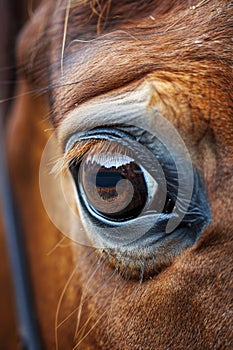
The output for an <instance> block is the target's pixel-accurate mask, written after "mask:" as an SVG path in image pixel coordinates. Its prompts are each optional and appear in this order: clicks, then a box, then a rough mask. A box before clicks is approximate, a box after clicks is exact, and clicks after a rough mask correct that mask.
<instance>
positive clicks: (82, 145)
mask: <svg viewBox="0 0 233 350" xmlns="http://www.w3.org/2000/svg"><path fill="white" fill-rule="evenodd" d="M101 142H102V141H101V140H98V139H89V140H84V141H79V142H76V143H75V144H74V146H73V147H72V148H71V149H70V150H69V151H68V152H66V153H65V154H64V155H63V156H62V157H61V158H59V159H58V160H57V161H56V163H55V165H54V166H53V168H52V169H51V174H55V175H56V176H58V175H60V174H61V173H65V172H66V171H67V170H68V169H69V167H70V165H72V164H75V163H78V162H79V161H80V160H81V159H82V157H83V156H84V154H86V153H87V152H88V151H89V150H90V149H91V148H92V147H93V146H94V145H96V144H98V143H101Z"/></svg>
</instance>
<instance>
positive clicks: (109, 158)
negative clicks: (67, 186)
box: [79, 152, 148, 221]
mask: <svg viewBox="0 0 233 350" xmlns="http://www.w3.org/2000/svg"><path fill="white" fill-rule="evenodd" d="M79 185H80V187H81V189H82V191H81V195H84V196H85V197H86V198H85V200H86V201H87V202H88V205H89V206H90V207H91V209H92V210H93V211H95V212H96V213H97V214H98V215H100V216H102V217H104V218H106V219H110V220H113V221H114V220H115V221H124V220H128V219H132V218H135V217H137V216H138V215H139V214H140V213H141V211H142V210H143V208H144V207H145V204H146V202H147V198H148V190H147V185H146V181H145V178H144V175H143V170H142V169H141V167H140V166H139V165H138V164H137V163H136V162H134V160H133V159H132V158H131V157H129V156H126V155H123V154H120V153H116V152H113V153H110V152H104V153H93V152H91V153H90V154H88V155H86V156H84V158H83V159H82V162H81V165H80V169H79Z"/></svg>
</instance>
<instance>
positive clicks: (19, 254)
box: [0, 116, 42, 350]
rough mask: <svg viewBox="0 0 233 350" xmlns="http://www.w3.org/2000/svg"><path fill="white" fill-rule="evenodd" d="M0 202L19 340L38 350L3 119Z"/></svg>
mask: <svg viewBox="0 0 233 350" xmlns="http://www.w3.org/2000/svg"><path fill="white" fill-rule="evenodd" d="M0 200H1V208H2V216H3V223H4V228H5V230H4V231H5V233H6V234H5V236H6V244H7V248H8V255H9V260H10V266H11V273H12V280H13V287H14V297H15V304H16V310H17V317H18V327H19V336H20V340H21V342H22V348H23V349H24V350H40V349H42V346H41V339H40V336H39V329H38V326H37V322H36V314H35V308H34V306H33V302H32V295H31V288H30V279H29V274H28V269H27V266H28V265H27V262H26V255H25V251H24V244H23V235H22V234H21V230H20V225H19V221H18V219H17V215H16V214H17V213H16V210H15V206H14V200H13V194H12V190H11V185H10V181H9V172H8V167H7V162H6V155H5V142H4V127H3V118H2V116H0Z"/></svg>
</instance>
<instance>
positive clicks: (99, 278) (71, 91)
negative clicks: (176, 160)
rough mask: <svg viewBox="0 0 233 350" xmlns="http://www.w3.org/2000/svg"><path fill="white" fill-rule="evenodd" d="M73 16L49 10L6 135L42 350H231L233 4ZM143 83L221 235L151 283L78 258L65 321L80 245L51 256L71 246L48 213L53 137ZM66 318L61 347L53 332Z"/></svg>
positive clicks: (79, 7) (121, 4) (23, 46)
mask: <svg viewBox="0 0 233 350" xmlns="http://www.w3.org/2000/svg"><path fill="white" fill-rule="evenodd" d="M67 3H68V2H66V4H64V2H62V1H53V0H50V1H48V0H45V1H42V4H41V6H40V7H39V9H38V10H37V13H36V15H35V16H34V17H33V18H32V19H31V20H30V22H29V23H28V24H27V26H26V27H25V29H24V30H23V32H22V33H21V35H20V39H19V42H18V49H17V57H18V65H19V83H18V96H19V97H18V98H17V99H16V102H15V104H14V108H13V111H12V113H11V116H10V118H9V125H8V155H9V161H10V169H11V179H12V183H13V187H14V191H15V195H16V197H17V204H18V208H19V212H20V216H21V219H22V225H23V228H24V232H25V237H26V240H27V251H28V256H29V261H30V270H31V276H32V281H33V287H34V288H33V290H34V294H35V300H36V307H37V312H38V318H39V323H40V327H41V332H42V336H43V340H44V342H45V348H46V349H54V348H55V343H56V344H58V345H59V347H57V348H59V349H65V350H68V349H72V347H74V348H75V349H76V348H77V349H113V350H117V349H126V350H127V349H148V350H149V349H155V350H167V349H178V350H179V349H180V350H188V349H190V350H199V349H208V350H212V349H227V350H228V349H229V350H230V349H232V346H233V334H232V321H233V318H232V306H233V305H232V299H233V294H232V293H233V291H232V287H233V286H232V251H233V249H232V248H233V247H232V237H233V235H232V234H233V232H232V225H233V221H232V217H233V215H232V214H233V213H232V199H233V194H232V193H233V177H232V166H233V137H232V131H233V95H232V91H233V86H232V81H233V74H232V65H233V60H232V57H233V56H232V51H233V50H232V37H233V6H232V3H231V2H230V1H226V0H221V1H215V0H214V1H208V0H206V1H200V2H198V1H157V0H156V1H155V0H154V1H149V2H145V1H128V0H127V1H117V0H116V1H115V0H112V1H101V0H99V1H96V0H92V1H71V2H70V8H69V11H67ZM66 14H68V17H67V20H68V21H67V27H66V26H64V24H65V16H66ZM64 31H65V32H66V35H65V37H64V35H63V34H64ZM63 49H64V50H63ZM61 58H63V60H62V62H61ZM62 72H63V74H62ZM144 81H147V82H149V83H150V84H151V89H152V90H151V91H152V92H151V99H150V101H149V105H148V108H150V107H153V106H156V107H157V108H158V110H159V112H160V114H162V115H164V116H165V117H166V118H167V119H168V120H169V121H171V122H172V123H173V125H174V126H175V127H176V128H177V129H178V131H179V133H180V135H181V136H182V138H183V139H184V141H185V143H186V145H187V147H188V149H189V151H190V154H191V156H192V160H193V163H194V164H195V166H196V167H197V169H198V170H199V171H200V173H201V176H202V178H203V180H204V183H205V187H206V191H207V194H208V198H209V201H210V204H211V210H212V217H213V222H212V224H211V225H210V226H209V227H208V228H207V229H206V231H205V232H204V234H203V235H202V237H201V239H200V240H199V241H198V243H197V244H196V245H195V246H194V247H192V248H190V249H187V250H186V251H184V252H183V253H182V254H181V255H180V256H178V257H176V258H175V259H174V260H173V262H172V264H171V266H169V267H168V268H167V269H165V270H164V271H163V272H162V273H160V274H158V275H157V276H155V277H154V278H153V279H150V280H148V281H145V282H143V283H142V284H139V283H138V282H136V281H132V280H129V281H127V280H124V279H123V278H122V277H121V276H120V275H118V274H117V273H114V270H112V269H111V268H110V267H109V265H108V264H105V263H104V261H103V260H102V261H100V262H98V257H96V254H95V252H91V248H87V247H84V246H81V245H74V247H75V256H76V255H77V256H78V268H77V271H76V270H75V273H74V275H73V278H72V279H71V281H70V283H69V284H68V286H67V288H66V290H65V293H64V297H63V299H62V300H60V311H59V313H57V315H56V308H57V304H58V302H59V296H60V295H61V293H62V290H63V288H64V286H65V284H66V281H67V279H68V278H69V276H70V274H71V273H72V271H73V270H74V269H75V268H76V262H75V258H74V256H73V250H72V248H71V247H70V246H68V247H65V248H64V247H63V245H61V246H60V245H59V244H58V247H57V248H56V249H55V251H54V252H52V253H51V254H50V255H49V256H47V255H46V254H47V253H48V252H49V251H50V250H51V249H52V248H53V247H54V246H55V245H56V244H57V243H58V242H59V241H60V239H61V237H62V236H61V234H60V233H59V232H57V230H56V229H55V228H54V226H53V225H52V224H51V222H50V221H49V219H48V217H47V214H46V212H45V211H44V209H43V206H42V203H41V200H40V194H39V187H38V168H39V162H40V157H41V153H42V151H43V147H44V145H45V143H46V140H47V138H48V135H47V134H49V133H47V134H46V133H45V132H44V130H45V129H47V128H50V127H51V124H50V123H52V125H53V127H54V128H57V127H58V126H59V125H60V124H61V123H63V122H64V121H65V120H66V117H67V114H68V112H70V111H71V110H73V109H75V108H78V106H79V105H81V104H83V106H85V102H87V101H89V100H91V99H94V98H99V97H100V96H107V97H109V98H111V97H112V96H114V95H117V94H119V93H121V92H122V91H123V90H125V91H131V90H133V89H134V88H135V86H139V85H140V84H141V83H142V82H144ZM30 92H33V93H30ZM48 116H49V120H47V119H48ZM97 262H98V263H97ZM80 300H81V303H80ZM80 305H81V306H80ZM75 309H76V310H77V313H75V312H74V313H72V312H73V311H74V310H75ZM70 314H71V317H69V318H67V321H66V322H64V323H62V324H61V325H60V326H59V327H58V332H57V336H56V335H55V333H56V332H55V331H54V324H56V325H58V324H59V323H60V322H62V321H63V320H64V319H66V317H68V316H69V315H70ZM77 314H78V319H79V321H80V322H79V327H78V330H77V332H76V339H73V335H74V332H75V327H76V320H77ZM9 349H10V347H9Z"/></svg>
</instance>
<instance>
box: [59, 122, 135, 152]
mask: <svg viewBox="0 0 233 350" xmlns="http://www.w3.org/2000/svg"><path fill="white" fill-rule="evenodd" d="M115 127H116V126H115ZM123 138H126V139H128V140H132V141H136V138H135V137H133V136H132V135H129V134H127V133H125V132H123V131H121V130H119V129H116V128H113V127H97V128H94V129H91V130H87V131H84V132H83V131H78V132H76V133H74V134H72V135H71V136H70V137H69V138H68V140H67V141H66V142H65V152H69V151H70V150H71V148H72V147H73V146H74V145H75V144H76V143H77V142H80V141H84V140H90V139H100V140H107V141H119V140H120V139H123Z"/></svg>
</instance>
